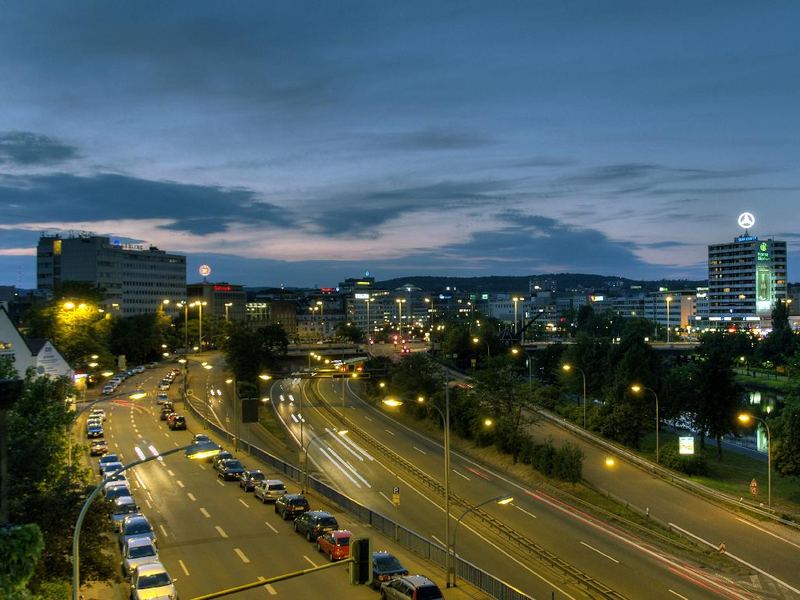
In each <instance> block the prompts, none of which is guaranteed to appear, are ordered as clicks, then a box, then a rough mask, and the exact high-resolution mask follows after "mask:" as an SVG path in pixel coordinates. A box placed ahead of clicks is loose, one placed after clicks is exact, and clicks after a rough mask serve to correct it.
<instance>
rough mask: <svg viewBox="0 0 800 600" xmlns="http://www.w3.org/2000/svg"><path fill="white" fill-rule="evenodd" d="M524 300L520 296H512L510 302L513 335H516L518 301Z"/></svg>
mask: <svg viewBox="0 0 800 600" xmlns="http://www.w3.org/2000/svg"><path fill="white" fill-rule="evenodd" d="M523 300H525V298H522V297H520V296H514V297H513V298H511V301H512V302H514V335H517V306H518V303H519V302H520V301H523Z"/></svg>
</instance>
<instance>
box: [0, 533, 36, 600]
mask: <svg viewBox="0 0 800 600" xmlns="http://www.w3.org/2000/svg"><path fill="white" fill-rule="evenodd" d="M43 548H44V540H43V539H42V532H41V531H40V530H39V527H37V526H36V525H16V526H10V527H2V528H0V597H2V598H9V597H13V594H16V593H19V592H21V591H22V590H24V589H25V586H26V585H27V584H28V581H29V580H30V578H31V577H33V572H34V569H35V568H36V563H37V562H38V561H39V556H41V554H42V549H43Z"/></svg>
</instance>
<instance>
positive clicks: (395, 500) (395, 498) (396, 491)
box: [392, 486, 400, 506]
mask: <svg viewBox="0 0 800 600" xmlns="http://www.w3.org/2000/svg"><path fill="white" fill-rule="evenodd" d="M392 504H394V505H395V506H400V486H395V487H394V488H393V489H392Z"/></svg>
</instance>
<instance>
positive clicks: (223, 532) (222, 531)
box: [214, 525, 228, 538]
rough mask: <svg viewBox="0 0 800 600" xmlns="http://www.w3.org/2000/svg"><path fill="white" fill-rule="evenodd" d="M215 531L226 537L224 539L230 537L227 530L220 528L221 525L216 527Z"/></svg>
mask: <svg viewBox="0 0 800 600" xmlns="http://www.w3.org/2000/svg"><path fill="white" fill-rule="evenodd" d="M214 529H216V530H217V533H219V534H220V535H221V536H222V537H224V538H227V537H228V534H227V533H225V530H224V529H223V528H222V527H220V526H219V525H215V526H214Z"/></svg>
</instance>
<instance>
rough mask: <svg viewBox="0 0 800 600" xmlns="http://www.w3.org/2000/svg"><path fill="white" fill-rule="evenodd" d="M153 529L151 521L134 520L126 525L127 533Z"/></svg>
mask: <svg viewBox="0 0 800 600" xmlns="http://www.w3.org/2000/svg"><path fill="white" fill-rule="evenodd" d="M151 531H152V529H150V523H148V522H147V521H132V522H131V523H128V525H127V526H126V527H125V535H130V534H139V533H150V532H151Z"/></svg>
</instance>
